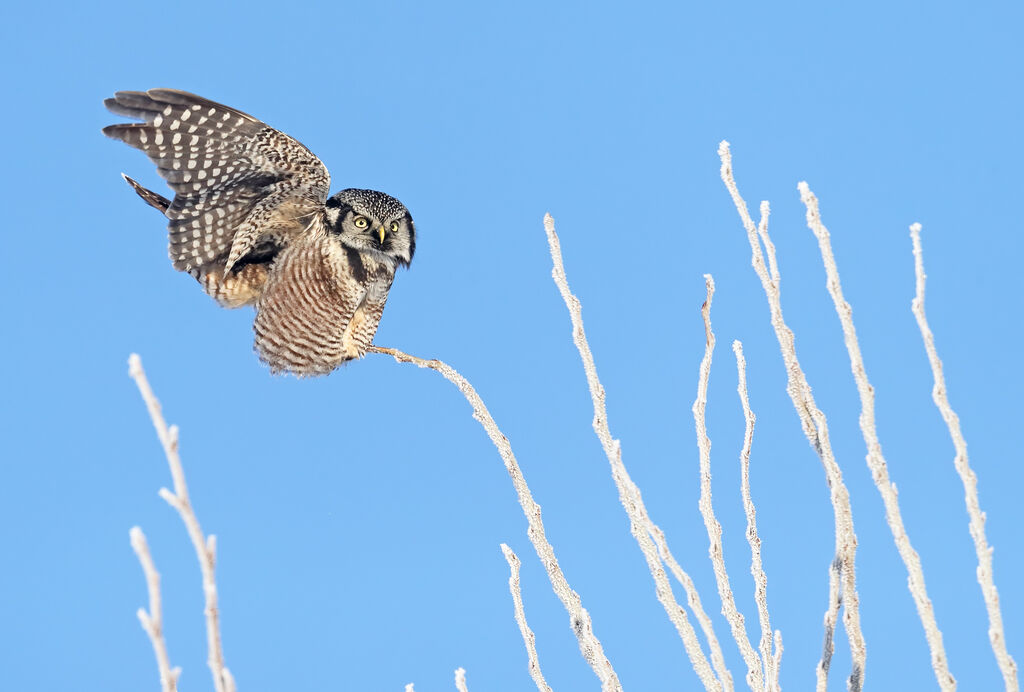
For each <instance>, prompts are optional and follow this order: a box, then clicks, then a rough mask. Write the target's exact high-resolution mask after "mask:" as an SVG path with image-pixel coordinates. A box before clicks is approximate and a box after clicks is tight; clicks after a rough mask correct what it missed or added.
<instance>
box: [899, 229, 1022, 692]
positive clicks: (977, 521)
mask: <svg viewBox="0 0 1024 692" xmlns="http://www.w3.org/2000/svg"><path fill="white" fill-rule="evenodd" d="M910 238H911V242H912V243H913V246H914V275H915V277H916V288H917V292H916V295H915V296H914V300H913V302H912V303H911V310H912V311H913V313H914V317H915V318H916V319H917V326H918V328H919V329H920V330H921V336H922V338H923V339H924V348H925V351H926V352H927V353H928V363H929V364H930V365H931V368H932V377H933V379H934V386H933V387H932V400H933V401H934V402H935V405H936V406H937V407H938V409H939V412H940V413H941V414H942V419H943V420H944V421H945V422H946V427H948V428H949V436H950V437H951V438H952V440H953V447H954V449H955V450H956V457H955V458H954V459H953V465H954V467H956V472H957V473H958V474H959V475H960V480H961V482H962V483H963V486H964V501H965V503H966V504H967V515H968V517H969V518H970V523H969V528H970V532H971V538H973V539H974V550H975V552H976V553H977V555H978V583H979V584H980V585H981V595H982V598H984V600H985V609H986V610H987V611H988V638H989V642H990V643H991V644H992V651H993V652H994V653H995V656H996V662H997V663H998V665H999V670H1000V672H1001V673H1002V674H1003V682H1004V684H1005V685H1006V690H1007V692H1018V690H1019V689H1020V683H1019V682H1018V680H1017V664H1016V663H1015V662H1014V660H1013V658H1011V657H1010V653H1009V652H1008V651H1007V650H1006V635H1005V633H1004V632H1003V615H1002V612H1001V611H1000V609H999V592H998V591H996V585H995V581H994V578H993V574H992V551H993V548H991V547H990V546H989V544H988V539H987V538H986V537H985V513H984V512H982V511H981V503H980V501H979V499H978V478H977V476H975V475H974V471H973V470H972V469H971V465H970V462H969V460H968V458H967V441H966V440H965V439H964V435H963V432H962V431H961V430H960V418H959V417H958V416H957V415H956V412H954V411H953V407H952V406H950V404H949V397H948V395H947V393H946V378H945V376H944V375H943V374H942V361H941V360H939V353H938V351H937V350H936V349H935V335H934V334H932V330H931V328H930V327H929V326H928V318H927V317H926V315H925V311H924V286H925V278H926V276H925V273H924V258H923V256H922V252H921V224H919V223H915V224H914V225H912V226H911V227H910Z"/></svg>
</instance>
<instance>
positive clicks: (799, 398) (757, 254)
mask: <svg viewBox="0 0 1024 692" xmlns="http://www.w3.org/2000/svg"><path fill="white" fill-rule="evenodd" d="M718 156H719V158H720V159H721V161H722V168H721V176H722V182H724V183H725V186H726V188H727V189H728V190H729V194H730V196H731V197H732V200H733V203H734V204H735V205H736V210H737V211H738V212H739V215H740V220H741V221H742V222H743V227H744V228H745V229H746V231H747V239H748V240H749V242H750V250H751V264H752V265H753V267H754V271H755V272H756V273H757V276H758V278H759V279H760V280H761V286H762V288H763V289H764V292H765V296H766V297H767V298H768V307H769V310H770V312H771V321H772V327H773V328H774V329H775V337H776V339H777V340H778V342H779V349H780V351H781V352H782V359H783V362H784V363H785V365H786V374H787V378H788V384H787V386H786V391H787V392H788V393H789V397H790V399H792V401H793V406H794V407H795V408H796V412H797V415H798V416H799V418H800V423H801V425H802V426H803V430H804V434H805V435H806V436H807V439H808V441H809V442H810V443H811V446H812V447H813V448H814V451H815V452H816V453H817V454H818V457H819V458H820V459H821V463H822V466H823V467H824V469H825V477H826V479H827V480H828V485H829V494H830V498H831V500H832V508H833V516H834V522H835V537H836V547H835V558H834V561H833V567H834V568H830V574H829V606H828V608H827V610H826V611H825V646H824V647H823V651H822V658H821V662H820V663H819V664H818V670H817V690H818V692H825V690H826V689H827V687H828V669H829V665H830V663H831V656H832V636H833V633H834V630H835V622H836V620H837V619H838V617H839V608H840V605H844V606H845V616H844V617H843V624H844V625H845V627H846V635H847V639H848V640H849V643H850V658H851V660H852V664H853V665H852V669H851V671H850V677H849V678H848V680H847V686H848V688H849V689H850V692H859V690H861V689H862V687H863V684H864V666H865V662H866V659H867V649H866V647H865V644H864V634H863V633H862V632H861V628H860V604H859V600H858V598H857V587H856V570H855V566H856V556H857V536H856V535H855V534H854V530H853V510H852V508H851V506H850V493H849V491H848V490H847V488H846V485H845V484H844V483H843V474H842V471H841V470H840V468H839V464H838V463H837V462H836V459H835V455H834V454H833V452H832V444H831V443H830V441H829V433H828V423H827V422H826V421H825V414H823V413H822V412H821V409H819V408H818V406H817V404H816V403H815V401H814V396H813V395H812V394H811V386H810V385H809V384H808V382H807V377H806V376H805V375H804V372H803V370H802V369H801V368H800V361H799V360H798V359H797V356H796V340H795V337H794V336H793V330H791V329H790V328H789V326H788V325H787V324H786V322H785V320H784V319H783V318H782V300H781V295H780V292H779V283H780V280H781V277H780V275H779V270H778V263H777V262H776V259H775V247H774V245H772V242H771V238H770V236H769V235H768V203H767V202H764V203H762V204H761V223H760V224H759V225H758V226H755V225H754V221H753V219H751V218H750V212H749V211H747V203H746V202H745V201H744V200H743V198H742V197H741V196H740V193H739V189H738V188H737V186H736V180H735V179H734V178H733V174H732V154H731V153H730V152H729V143H728V142H725V141H723V142H722V143H721V145H720V146H719V148H718ZM762 242H763V243H764V245H765V250H764V251H762V250H761V243H762ZM765 252H767V254H768V262H767V264H766V263H765ZM769 268H770V274H769ZM840 590H841V592H842V597H841V598H840V594H839V591H840Z"/></svg>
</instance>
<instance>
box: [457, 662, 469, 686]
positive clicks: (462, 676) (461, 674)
mask: <svg viewBox="0 0 1024 692" xmlns="http://www.w3.org/2000/svg"><path fill="white" fill-rule="evenodd" d="M455 689H457V690H458V691H459V692H469V688H468V687H466V669H465V668H456V669H455Z"/></svg>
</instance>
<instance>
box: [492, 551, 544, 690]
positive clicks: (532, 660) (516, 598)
mask: <svg viewBox="0 0 1024 692" xmlns="http://www.w3.org/2000/svg"><path fill="white" fill-rule="evenodd" d="M501 552H502V553H503V554H504V555H505V560H506V561H508V567H509V569H510V570H511V572H512V574H511V575H510V576H509V578H508V590H509V592H510V593H511V594H512V603H513V605H514V606H515V614H516V624H518V625H519V632H520V634H522V635H523V643H524V644H525V645H526V656H527V665H528V666H529V668H530V677H531V678H533V682H534V683H535V684H536V685H537V689H538V690H540V692H551V687H550V686H548V683H547V681H546V680H545V679H544V674H543V673H541V672H540V659H539V658H538V657H537V637H536V636H535V635H534V634H533V630H531V629H530V626H529V625H528V624H526V609H525V608H523V594H522V592H521V591H520V588H519V556H518V555H516V554H515V553H514V552H512V549H511V548H509V547H508V546H507V545H505V544H504V543H502V544H501Z"/></svg>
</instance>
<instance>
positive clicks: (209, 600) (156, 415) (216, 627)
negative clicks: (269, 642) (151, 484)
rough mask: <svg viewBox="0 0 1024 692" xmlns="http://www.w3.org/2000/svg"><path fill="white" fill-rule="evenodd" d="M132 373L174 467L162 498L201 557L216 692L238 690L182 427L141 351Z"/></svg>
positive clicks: (213, 543) (212, 548) (212, 551)
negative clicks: (169, 417) (192, 495)
mask: <svg viewBox="0 0 1024 692" xmlns="http://www.w3.org/2000/svg"><path fill="white" fill-rule="evenodd" d="M128 374H130V375H131V377H132V379H133V380H135V385H136V386H137V387H138V388H139V394H141V395H142V400H143V401H144V402H145V403H146V408H147V409H148V410H149V417H150V419H152V421H153V427H154V428H156V434H157V437H158V438H159V439H160V444H161V445H162V446H163V449H164V456H166V457H167V464H168V466H170V469H171V477H172V479H173V480H174V492H173V493H172V492H171V491H170V490H168V489H167V488H160V497H162V498H163V499H164V500H165V501H166V502H167V504H169V505H171V506H172V507H174V509H176V510H177V511H178V515H179V516H180V517H181V520H182V522H183V523H184V524H185V529H186V531H188V535H189V538H191V539H192V545H193V547H195V550H196V556H197V557H198V558H199V569H200V571H201V572H202V575H203V593H204V594H205V597H206V607H205V609H204V613H205V615H206V642H207V649H208V654H209V655H208V658H207V663H208V665H209V666H210V672H211V674H212V675H213V686H214V689H215V690H216V692H234V691H235V681H234V678H232V676H231V672H230V671H229V670H228V668H227V666H225V665H224V650H223V648H222V646H221V639H220V613H219V610H218V608H217V580H216V578H215V575H214V569H215V567H216V550H217V539H216V537H214V536H213V535H210V536H206V537H205V538H204V535H203V530H202V528H201V527H200V526H199V519H198V518H197V517H196V514H195V511H193V509H192V504H191V502H190V501H189V497H188V485H186V483H185V470H184V468H183V467H182V465H181V457H180V456H179V455H178V427H177V426H175V425H172V426H168V425H167V423H166V421H164V416H163V413H161V411H160V402H159V401H158V400H157V398H156V395H154V394H153V389H152V388H151V387H150V386H149V380H147V379H146V372H145V371H144V370H143V369H142V359H141V358H139V356H138V354H135V353H133V354H131V356H130V357H129V358H128Z"/></svg>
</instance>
